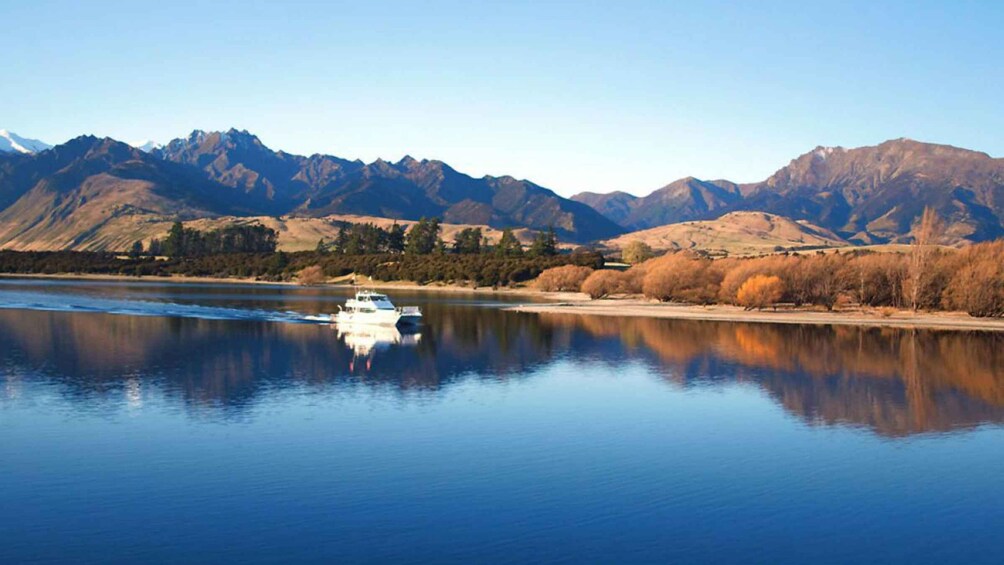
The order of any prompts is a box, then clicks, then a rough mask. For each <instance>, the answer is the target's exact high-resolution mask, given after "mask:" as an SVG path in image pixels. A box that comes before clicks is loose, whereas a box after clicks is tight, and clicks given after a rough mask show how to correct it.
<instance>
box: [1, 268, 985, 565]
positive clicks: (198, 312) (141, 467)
mask: <svg viewBox="0 0 1004 565" xmlns="http://www.w3.org/2000/svg"><path fill="white" fill-rule="evenodd" d="M344 297H345V296H344V294H342V293H337V292H333V291H322V290H317V289H310V290H304V289H290V288H279V287H250V288H249V287H244V286H240V287H238V286H226V285H200V286H195V285H164V284H149V283H145V284H138V283H137V284H125V283H115V284H112V283H82V282H64V283H50V282H40V281H35V280H32V281H22V280H0V563H66V562H73V563H117V562H156V563H182V562H183V563H196V562H239V563H284V562H294V561H301V562H324V563H330V562H391V563H406V562H436V563H473V562H480V563H493V562H500V563H501V562H555V563H582V562H605V563H643V562H644V563H653V562H655V563H663V562H686V563H695V562H707V563H800V564H801V563H1001V562H1002V561H1004V538H1002V535H1001V532H1004V474H1002V471H1004V425H1002V422H1004V347H1002V346H1004V336H1000V335H996V334H980V333H955V332H904V331H894V330H860V329H855V328H830V327H797V326H763V325H760V326H758V325H743V324H716V323H702V322H683V321H666V320H661V321H659V320H641V319H623V320H622V319H616V318H579V317H571V316H555V315H550V316H547V315H544V316H535V315H531V314H517V313H509V312H504V311H502V310H501V309H500V308H499V307H500V306H501V305H503V304H504V302H505V301H492V302H483V301H480V300H478V299H477V297H474V296H466V295H453V294H450V295H433V294H424V295H408V294H406V293H397V295H396V296H395V298H398V302H399V303H401V304H418V305H421V306H422V307H423V309H424V310H425V311H426V312H427V320H426V324H425V326H424V327H423V328H422V329H421V331H420V332H418V333H416V334H400V333H398V332H393V331H390V332H388V331H364V332H344V331H343V332H339V331H338V330H336V329H334V328H332V327H330V326H326V325H318V324H307V323H299V322H300V321H301V319H302V315H303V314H310V313H317V312H327V311H330V310H332V309H333V306H334V304H337V303H338V302H339V301H341V300H344Z"/></svg>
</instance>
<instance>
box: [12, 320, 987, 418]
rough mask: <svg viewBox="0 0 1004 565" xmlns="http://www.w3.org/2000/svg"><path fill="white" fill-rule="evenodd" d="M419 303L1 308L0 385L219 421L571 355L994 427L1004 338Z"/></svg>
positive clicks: (847, 409) (789, 404)
mask: <svg viewBox="0 0 1004 565" xmlns="http://www.w3.org/2000/svg"><path fill="white" fill-rule="evenodd" d="M261 306H262V305H261V304H257V303H256V304H255V307H261ZM273 306H274V305H273ZM424 309H425V310H426V312H427V316H426V324H425V325H424V326H423V327H422V328H421V330H420V333H412V334H402V333H400V332H398V331H397V330H394V329H379V328H369V329H365V328H364V329H351V330H347V329H342V330H338V329H335V328H333V327H329V326H315V325H297V324H285V323H263V322H251V321H220V320H206V319H185V318H157V317H132V316H114V315H108V314H95V313H65V312H46V311H22V310H0V379H2V380H3V382H2V383H0V391H2V394H3V397H4V398H5V399H8V400H9V399H14V398H16V397H17V396H18V395H20V394H21V392H22V389H23V387H24V386H25V383H26V381H31V382H41V383H43V384H46V385H49V386H53V387H55V388H56V389H57V390H58V391H59V393H60V394H61V395H62V396H64V397H65V398H67V399H69V400H70V401H72V402H74V403H78V404H79V405H82V407H86V405H91V404H95V403H97V404H100V403H107V404H114V403H116V402H118V403H121V404H122V405H123V407H132V408H133V409H138V408H139V407H141V406H142V404H143V402H144V397H145V395H147V394H150V391H151V390H156V391H158V393H159V394H163V395H164V396H165V397H167V398H169V399H171V398H173V399H177V402H178V403H179V406H182V407H188V408H192V407H196V408H199V409H200V410H202V409H204V408H206V407H208V408H211V409H213V410H216V411H218V412H219V413H221V414H223V415H227V414H235V413H240V412H241V411H242V410H244V409H245V408H246V407H248V406H250V405H252V404H253V403H254V402H255V401H256V399H258V398H260V397H262V396H263V395H267V394H270V393H271V392H273V391H275V390H281V389H283V388H287V387H292V386H304V385H306V386H308V387H315V388H316V389H317V390H321V391H326V390H331V389H342V388H355V387H363V388H364V389H379V390H380V391H382V392H389V393H392V394H399V395H403V396H404V397H405V398H407V397H408V395H410V394H429V393H432V394H435V393H437V392H439V391H442V390H443V389H445V388H446V387H449V386H451V384H453V383H456V382H459V381H466V380H469V379H488V380H508V379H526V378H531V377H530V376H531V375H533V374H534V372H535V371H536V370H537V369H539V368H542V367H545V366H547V365H548V364H550V363H553V362H555V361H557V360H569V359H571V360H573V361H576V362H581V363H583V364H591V365H592V366H595V365H596V364H599V366H600V367H601V368H604V369H603V370H604V371H607V372H613V373H615V372H616V370H617V369H618V368H619V367H622V366H624V365H625V364H627V363H638V362H642V363H644V364H646V365H647V366H648V367H649V368H650V370H651V372H653V373H654V374H656V375H658V377H659V378H661V379H664V380H665V382H666V383H667V384H668V385H669V386H673V387H695V386H711V387H716V386H717V387H723V386H729V385H731V384H734V383H750V384H752V385H754V386H757V387H759V388H760V389H762V390H763V391H764V392H765V393H766V394H768V395H769V396H770V397H771V398H773V399H775V400H776V401H777V402H778V403H779V404H780V405H781V406H783V407H784V409H785V410H787V411H788V412H790V413H791V414H793V415H796V416H798V417H799V418H801V419H803V420H805V421H807V422H809V423H812V424H819V425H855V426H862V427H865V428H867V429H870V430H872V431H874V432H876V433H878V434H882V435H885V436H890V437H895V436H903V435H908V434H914V433H922V432H938V431H947V430H954V429H959V428H966V427H973V426H977V425H980V424H999V423H1000V422H1002V421H1004V375H1002V372H1004V371H1002V368H1004V348H1002V345H1004V343H1002V340H1004V336H1001V335H999V334H991V333H966V332H939V331H904V330H896V329H861V328H853V327H822V326H787V325H783V326H782V325H776V326H771V325H755V324H728V323H712V322H694V321H671V320H648V319H640V318H635V319H617V318H603V317H580V316H572V315H542V316H536V315H531V314H516V313H509V312H504V311H502V310H500V309H498V308H487V307H484V306H483V305H479V304H477V303H475V302H470V301H465V302H456V301H455V302H453V303H447V304H443V303H438V304H437V303H435V302H428V303H427V304H426V305H425V306H424Z"/></svg>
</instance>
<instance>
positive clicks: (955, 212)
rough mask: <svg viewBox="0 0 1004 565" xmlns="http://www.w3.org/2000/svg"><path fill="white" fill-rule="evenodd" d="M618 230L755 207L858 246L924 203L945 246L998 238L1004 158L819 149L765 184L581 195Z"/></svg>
mask: <svg viewBox="0 0 1004 565" xmlns="http://www.w3.org/2000/svg"><path fill="white" fill-rule="evenodd" d="M573 199H575V200H578V201H580V202H583V203H585V204H588V205H590V206H592V207H594V208H595V209H596V210H597V211H599V212H600V213H602V214H604V215H605V216H607V218H609V219H610V220H613V221H615V222H617V223H618V224H619V225H621V226H622V227H624V228H626V229H644V228H650V227H655V226H659V225H663V224H666V223H672V222H679V221H685V220H703V219H710V218H714V217H717V216H718V215H721V214H723V213H726V212H731V211H738V210H758V211H765V212H770V213H773V214H777V215H780V216H786V217H790V218H792V219H795V220H805V221H809V222H812V223H814V224H816V225H819V226H821V227H824V228H826V229H829V230H831V231H833V232H835V233H836V234H838V235H839V236H840V237H842V238H846V239H849V240H852V241H854V242H857V243H886V242H894V243H895V242H904V241H908V240H909V234H910V230H911V227H912V225H913V223H914V222H916V221H917V219H918V218H919V217H920V215H921V213H922V212H923V210H924V207H925V206H931V207H933V208H934V209H935V210H937V211H938V213H939V214H940V215H941V216H942V217H943V218H944V219H945V220H946V223H947V225H948V234H947V235H948V240H949V241H956V242H962V241H984V240H988V239H995V238H997V237H1000V236H1001V235H1004V159H994V158H991V157H990V156H989V155H987V154H986V153H980V152H977V151H970V150H967V149H959V148H957V147H951V146H948V145H936V144H932V143H922V142H918V141H913V140H909V139H896V140H892V141H887V142H885V143H882V144H880V145H877V146H873V147H860V148H857V149H844V148H841V147H817V148H815V149H813V150H812V151H810V152H808V153H806V154H804V155H802V156H800V157H798V158H796V159H794V160H792V161H791V163H789V164H788V165H787V166H785V167H783V168H781V169H780V170H778V171H777V172H776V173H774V174H773V175H772V176H771V177H770V178H768V179H767V180H765V181H762V182H758V183H752V184H746V185H737V184H734V183H730V182H728V181H700V180H698V179H692V178H687V179H682V180H679V181H676V182H674V183H672V184H670V185H667V186H666V187H663V188H661V189H659V190H656V191H655V192H653V193H651V194H649V195H648V196H645V197H635V196H632V195H629V194H625V193H611V194H609V195H598V194H595V193H583V194H579V195H576V196H573Z"/></svg>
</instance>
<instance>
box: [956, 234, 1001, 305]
mask: <svg viewBox="0 0 1004 565" xmlns="http://www.w3.org/2000/svg"><path fill="white" fill-rule="evenodd" d="M960 253H961V257H960V261H959V263H960V266H959V268H958V269H956V270H955V272H954V274H953V275H952V277H951V279H950V281H949V283H948V286H947V287H946V289H945V291H944V298H945V302H946V306H948V307H949V308H952V309H955V310H962V311H965V312H968V313H969V315H970V316H977V317H981V318H986V317H995V318H999V317H1002V316H1004V242H1001V241H995V242H993V243H983V244H978V245H973V246H971V247H969V248H968V249H965V250H963V251H961V252H960Z"/></svg>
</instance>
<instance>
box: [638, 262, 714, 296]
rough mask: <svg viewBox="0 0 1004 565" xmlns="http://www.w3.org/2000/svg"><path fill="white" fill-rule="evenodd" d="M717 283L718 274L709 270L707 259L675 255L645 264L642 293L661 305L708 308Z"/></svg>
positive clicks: (712, 269) (709, 264)
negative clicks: (674, 303)
mask: <svg viewBox="0 0 1004 565" xmlns="http://www.w3.org/2000/svg"><path fill="white" fill-rule="evenodd" d="M720 283H721V277H720V271H719V270H718V269H715V268H712V267H711V260H710V259H700V258H695V257H692V256H689V255H687V254H685V253H675V254H672V255H664V256H662V257H659V258H657V259H652V260H650V261H647V262H646V263H645V276H644V279H643V280H642V292H643V293H644V294H645V296H646V297H648V298H655V299H656V300H659V301H661V302H669V301H671V300H678V301H682V302H692V303H696V304H708V303H710V302H713V301H714V298H715V295H716V294H718V288H719V285H720Z"/></svg>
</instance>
